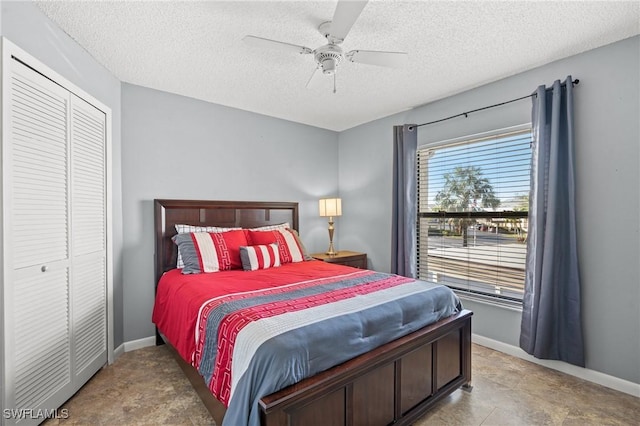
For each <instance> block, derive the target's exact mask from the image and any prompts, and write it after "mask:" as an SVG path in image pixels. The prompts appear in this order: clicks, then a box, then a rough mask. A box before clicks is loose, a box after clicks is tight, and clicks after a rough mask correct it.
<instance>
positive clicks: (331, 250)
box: [324, 241, 338, 256]
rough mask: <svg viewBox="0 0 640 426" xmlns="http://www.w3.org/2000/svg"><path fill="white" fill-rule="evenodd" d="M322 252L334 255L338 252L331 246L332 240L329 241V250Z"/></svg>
mask: <svg viewBox="0 0 640 426" xmlns="http://www.w3.org/2000/svg"><path fill="white" fill-rule="evenodd" d="M324 254H327V255H329V256H335V255H336V254H338V252H337V251H336V249H335V248H334V247H333V241H331V242H329V250H327V251H326V252H325V253H324Z"/></svg>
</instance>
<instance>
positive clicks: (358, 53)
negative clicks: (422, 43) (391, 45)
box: [345, 50, 409, 68]
mask: <svg viewBox="0 0 640 426" xmlns="http://www.w3.org/2000/svg"><path fill="white" fill-rule="evenodd" d="M345 57H346V58H347V59H348V60H350V61H351V62H358V63H361V64H368V65H378V66H381V67H391V68H400V67H403V66H404V65H405V64H406V63H407V61H408V59H409V54H408V53H405V52H378V51H375V50H352V51H351V52H348V53H347V54H346V55H345Z"/></svg>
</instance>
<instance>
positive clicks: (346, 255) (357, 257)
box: [311, 250, 367, 269]
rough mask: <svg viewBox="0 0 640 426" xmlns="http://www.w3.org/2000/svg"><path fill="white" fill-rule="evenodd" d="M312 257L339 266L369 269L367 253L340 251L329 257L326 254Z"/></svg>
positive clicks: (317, 254) (314, 254) (312, 255)
mask: <svg viewBox="0 0 640 426" xmlns="http://www.w3.org/2000/svg"><path fill="white" fill-rule="evenodd" d="M311 257H313V258H314V259H318V260H322V261H324V262H329V263H337V264H338V265H345V266H353V267H354V268H360V269H367V253H360V252H357V251H348V250H340V251H339V252H338V253H337V254H335V255H333V256H329V255H328V254H326V253H313V254H311Z"/></svg>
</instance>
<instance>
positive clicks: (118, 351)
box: [113, 343, 124, 361]
mask: <svg viewBox="0 0 640 426" xmlns="http://www.w3.org/2000/svg"><path fill="white" fill-rule="evenodd" d="M123 354H124V343H123V344H121V345H120V346H118V347H117V348H116V349H115V350H114V351H113V361H115V360H116V359H118V358H120V357H121V356H122V355H123Z"/></svg>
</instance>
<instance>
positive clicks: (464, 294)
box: [452, 289, 522, 312]
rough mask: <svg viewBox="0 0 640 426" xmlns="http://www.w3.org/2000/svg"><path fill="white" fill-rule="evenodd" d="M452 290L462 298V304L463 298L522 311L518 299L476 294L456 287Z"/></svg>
mask: <svg viewBox="0 0 640 426" xmlns="http://www.w3.org/2000/svg"><path fill="white" fill-rule="evenodd" d="M452 290H453V292H454V293H455V294H456V295H457V296H458V297H459V298H460V300H462V302H463V304H464V301H465V300H468V301H470V302H476V303H482V304H484V305H490V306H495V307H498V308H502V309H508V310H510V311H515V312H522V302H520V301H515V300H506V299H501V298H498V297H492V296H484V295H482V294H476V293H471V292H468V291H462V290H457V289H452Z"/></svg>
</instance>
